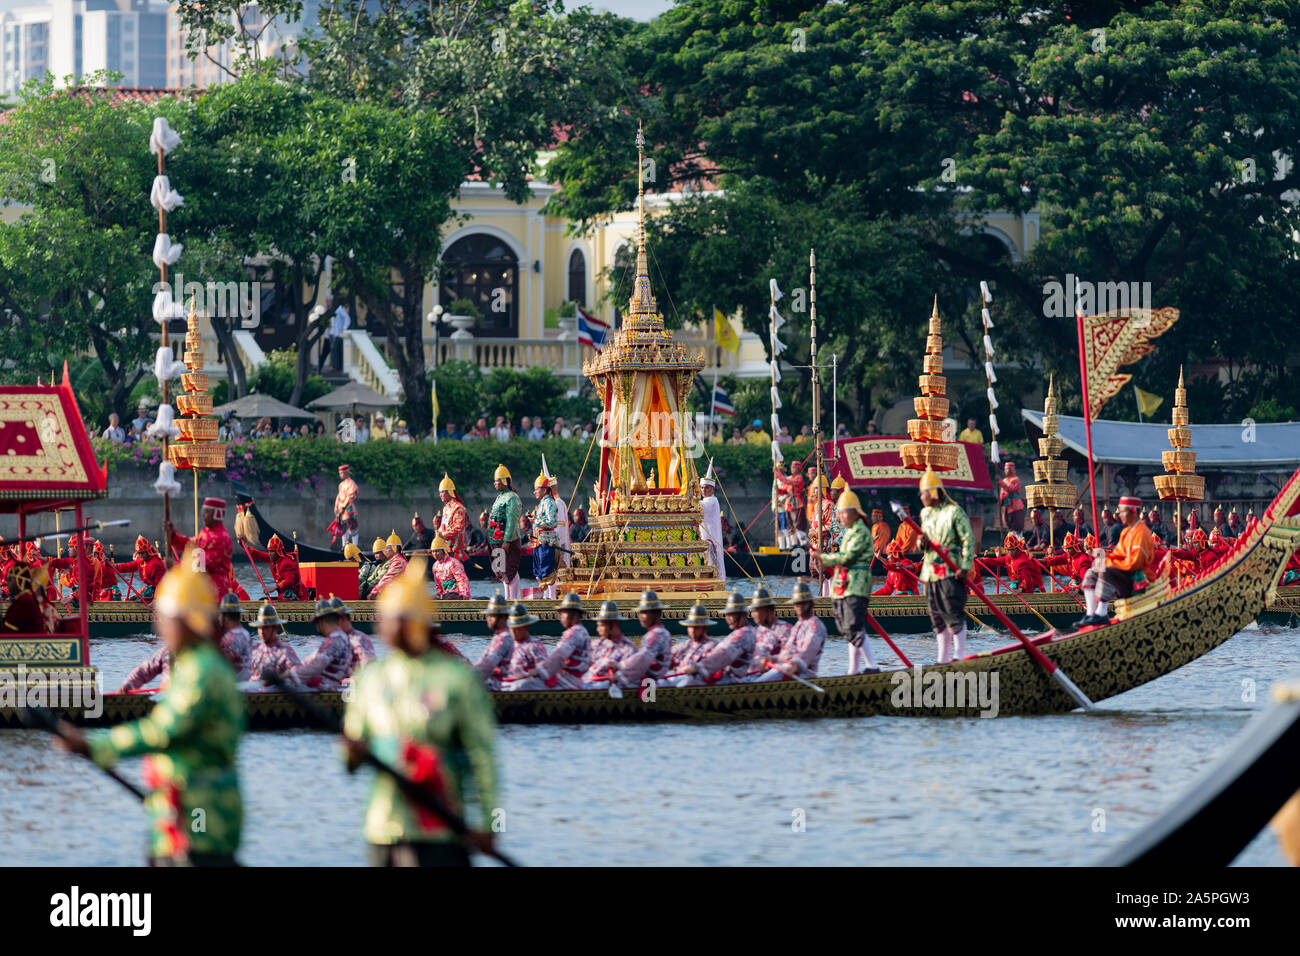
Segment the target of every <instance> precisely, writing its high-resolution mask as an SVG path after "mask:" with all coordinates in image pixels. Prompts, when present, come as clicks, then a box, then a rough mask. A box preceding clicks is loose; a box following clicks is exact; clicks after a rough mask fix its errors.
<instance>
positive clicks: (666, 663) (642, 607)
mask: <svg viewBox="0 0 1300 956" xmlns="http://www.w3.org/2000/svg"><path fill="white" fill-rule="evenodd" d="M636 616H637V618H638V619H639V620H640V621H641V627H642V628H644V629H645V633H644V634H643V635H642V636H641V646H640V647H638V648H637V651H636V653H635V654H633V655H632V656H631V657H629V658H627V659H626V660H625V661H623V663H622V664H620V665H619V668H618V682H619V686H621V687H640V686H641V682H642V681H643V680H645V679H646V678H649V679H650V680H652V681H655V682H658V681H661V680H663V679H664V678H665V677H666V676H668V673H669V671H670V670H671V669H672V663H673V638H672V635H671V634H669V633H668V628H666V627H664V626H663V623H662V621H663V616H664V606H663V602H661V601H660V600H659V595H658V594H656V593H655V592H654V591H643V592H642V593H641V603H640V604H638V605H637V607H636Z"/></svg>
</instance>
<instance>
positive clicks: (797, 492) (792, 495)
mask: <svg viewBox="0 0 1300 956" xmlns="http://www.w3.org/2000/svg"><path fill="white" fill-rule="evenodd" d="M774 472H775V474H776V483H777V486H778V487H779V488H780V489H781V493H782V494H783V495H785V496H786V499H785V512H786V530H787V531H790V532H792V533H795V534H799V533H801V532H802V533H803V534H807V532H808V514H807V511H806V509H807V501H806V500H805V496H804V478H803V462H800V461H794V462H791V463H790V477H788V478H786V477H785V476H783V475H782V474H781V472H780V470H779V469H774Z"/></svg>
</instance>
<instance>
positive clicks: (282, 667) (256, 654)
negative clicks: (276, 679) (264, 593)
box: [250, 603, 302, 680]
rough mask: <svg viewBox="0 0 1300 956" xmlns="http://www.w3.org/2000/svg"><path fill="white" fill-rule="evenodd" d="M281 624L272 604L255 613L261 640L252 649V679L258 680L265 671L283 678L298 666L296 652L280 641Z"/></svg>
mask: <svg viewBox="0 0 1300 956" xmlns="http://www.w3.org/2000/svg"><path fill="white" fill-rule="evenodd" d="M282 624H283V622H282V621H281V620H280V615H279V614H278V613H277V612H276V610H275V605H274V604H269V603H268V604H263V605H262V606H261V608H260V609H259V610H258V612H257V633H258V636H259V637H260V638H261V640H260V641H258V642H256V644H255V646H254V647H253V664H252V667H251V668H250V670H251V671H252V675H253V679H254V680H260V679H261V677H262V674H263V673H264V672H265V671H271V672H273V673H276V674H279V675H281V676H284V675H286V674H288V673H289V671H290V670H292V669H293V668H295V667H297V666H299V665H300V664H301V663H302V661H300V660H299V659H298V652H297V651H295V650H294V649H293V648H292V647H290V646H289V645H288V644H287V643H285V642H284V641H282V640H280V628H281V627H282Z"/></svg>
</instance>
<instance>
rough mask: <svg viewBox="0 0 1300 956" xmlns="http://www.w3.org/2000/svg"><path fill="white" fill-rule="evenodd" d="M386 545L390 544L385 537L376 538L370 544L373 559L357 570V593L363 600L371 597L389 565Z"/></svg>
mask: <svg viewBox="0 0 1300 956" xmlns="http://www.w3.org/2000/svg"><path fill="white" fill-rule="evenodd" d="M386 547H388V544H387V542H386V541H384V539H383V538H376V539H375V540H374V543H373V544H371V546H370V556H371V559H372V560H370V561H364V562H362V564H361V567H360V568H359V569H358V571H357V594H358V596H360V597H361V599H362V600H365V599H367V598H369V597H370V592H371V591H373V590H374V589H375V585H376V584H378V583H379V579H380V578H382V577H383V576H384V568H385V567H387V565H388V558H387V557H386V556H385V555H384V549H385V548H386Z"/></svg>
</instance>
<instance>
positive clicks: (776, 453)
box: [772, 442, 785, 465]
mask: <svg viewBox="0 0 1300 956" xmlns="http://www.w3.org/2000/svg"><path fill="white" fill-rule="evenodd" d="M784 462H785V456H784V455H782V454H781V446H780V445H778V444H777V443H776V442H772V464H774V465H780V464H783V463H784Z"/></svg>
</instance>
